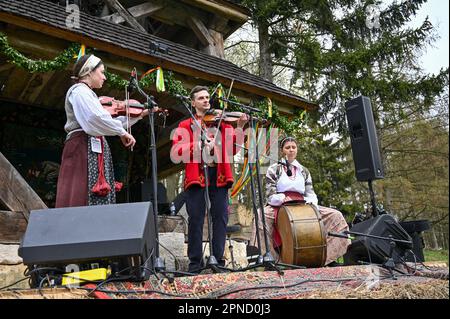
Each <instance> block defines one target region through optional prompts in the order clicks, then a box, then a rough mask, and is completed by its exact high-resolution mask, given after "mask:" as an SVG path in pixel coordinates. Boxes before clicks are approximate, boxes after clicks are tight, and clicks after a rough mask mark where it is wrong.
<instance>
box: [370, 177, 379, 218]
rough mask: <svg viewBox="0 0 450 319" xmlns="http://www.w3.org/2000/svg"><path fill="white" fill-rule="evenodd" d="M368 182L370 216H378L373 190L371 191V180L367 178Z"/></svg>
mask: <svg viewBox="0 0 450 319" xmlns="http://www.w3.org/2000/svg"><path fill="white" fill-rule="evenodd" d="M368 183H369V193H370V202H371V203H372V216H373V217H377V216H378V208H377V203H376V201H375V192H374V191H373V186H372V180H371V179H369V180H368Z"/></svg>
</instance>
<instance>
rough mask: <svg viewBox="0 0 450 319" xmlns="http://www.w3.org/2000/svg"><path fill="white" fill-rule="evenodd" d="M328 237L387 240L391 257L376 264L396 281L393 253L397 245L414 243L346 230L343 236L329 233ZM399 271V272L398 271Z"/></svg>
mask: <svg viewBox="0 0 450 319" xmlns="http://www.w3.org/2000/svg"><path fill="white" fill-rule="evenodd" d="M328 235H330V236H334V237H340V238H346V239H351V238H350V237H349V236H346V235H353V236H361V237H367V238H374V239H381V240H386V241H389V246H390V247H389V256H388V257H387V258H386V261H385V262H384V263H383V264H381V265H380V264H375V265H378V266H381V267H384V268H386V269H388V270H389V273H390V275H391V276H392V278H393V279H396V277H395V275H394V272H393V271H394V270H396V269H395V261H394V258H393V256H392V255H393V253H394V249H395V247H396V245H397V243H400V244H406V245H410V246H411V245H412V241H410V240H403V239H394V238H393V237H392V235H389V236H388V237H382V236H375V235H369V234H364V233H358V232H353V231H348V230H345V231H343V232H342V234H340V233H333V232H328ZM359 262H360V263H362V264H369V263H366V262H362V261H359ZM397 271H398V270H397Z"/></svg>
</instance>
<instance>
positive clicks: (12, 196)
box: [0, 153, 47, 220]
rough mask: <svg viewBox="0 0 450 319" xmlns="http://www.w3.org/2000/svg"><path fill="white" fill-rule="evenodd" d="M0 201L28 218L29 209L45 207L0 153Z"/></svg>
mask: <svg viewBox="0 0 450 319" xmlns="http://www.w3.org/2000/svg"><path fill="white" fill-rule="evenodd" d="M0 180H1V181H2V182H1V183H0V201H2V202H3V203H4V204H5V205H6V207H8V209H9V210H12V211H15V212H23V213H24V216H25V218H26V219H27V220H28V216H29V215H30V210H33V209H45V208H47V205H45V203H44V202H43V201H42V200H41V198H40V197H39V196H38V195H37V194H36V193H35V192H34V190H33V189H32V188H31V187H30V185H28V183H27V182H26V181H25V180H24V179H23V177H22V176H21V175H20V174H19V172H18V171H17V170H16V169H15V168H14V166H13V165H12V164H11V163H10V162H9V161H8V160H7V159H6V157H5V156H3V154H2V153H0Z"/></svg>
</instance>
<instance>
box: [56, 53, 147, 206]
mask: <svg viewBox="0 0 450 319" xmlns="http://www.w3.org/2000/svg"><path fill="white" fill-rule="evenodd" d="M104 72H105V67H104V65H103V62H102V61H101V60H100V59H99V58H98V57H96V56H94V55H92V54H90V55H84V56H82V57H81V58H80V59H79V60H78V61H77V63H76V64H75V66H74V68H73V77H72V79H74V80H75V84H74V85H72V86H71V87H70V88H69V90H68V91H67V94H66V101H65V111H66V117H67V122H66V124H65V126H64V129H65V131H66V132H67V137H66V141H65V144H64V150H63V154H62V160H61V168H60V171H59V176H58V185H57V193H56V205H55V206H56V207H70V206H86V205H103V204H113V203H115V201H116V197H115V181H114V171H113V163H112V157H111V152H110V149H109V146H108V143H107V141H106V139H105V136H116V135H117V136H119V137H120V139H121V141H122V143H123V145H124V146H125V147H133V146H134V144H135V143H136V140H135V139H134V137H133V136H132V135H131V134H129V133H127V131H126V130H125V128H124V127H125V126H126V125H127V119H126V117H125V116H119V117H117V118H114V119H113V118H112V117H111V115H110V114H109V113H108V111H106V110H105V109H104V108H103V107H102V105H101V103H100V101H99V98H98V97H97V95H96V94H95V93H94V91H93V89H100V88H101V87H102V86H103V83H104V82H105V81H106V76H105V74H104ZM147 114H148V110H145V111H143V112H142V114H141V116H140V117H135V118H132V119H131V120H130V123H129V124H131V125H133V124H134V123H136V122H137V121H138V120H140V119H141V118H143V117H144V116H146V115H147ZM101 177H103V178H101Z"/></svg>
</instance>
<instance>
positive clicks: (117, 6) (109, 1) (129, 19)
mask: <svg viewBox="0 0 450 319" xmlns="http://www.w3.org/2000/svg"><path fill="white" fill-rule="evenodd" d="M105 2H106V4H108V5H109V6H110V7H112V8H114V9H115V10H116V11H117V13H118V14H120V15H121V16H122V18H123V19H124V21H126V22H127V23H128V24H129V25H130V26H132V27H133V28H135V29H138V30H139V31H141V32H144V33H147V30H145V28H144V27H143V26H141V25H140V24H139V22H137V21H136V19H135V18H134V17H133V16H132V15H131V14H130V12H128V10H127V9H125V8H124V7H123V6H122V5H121V4H120V2H119V1H117V0H105Z"/></svg>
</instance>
